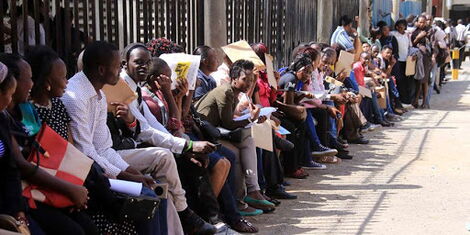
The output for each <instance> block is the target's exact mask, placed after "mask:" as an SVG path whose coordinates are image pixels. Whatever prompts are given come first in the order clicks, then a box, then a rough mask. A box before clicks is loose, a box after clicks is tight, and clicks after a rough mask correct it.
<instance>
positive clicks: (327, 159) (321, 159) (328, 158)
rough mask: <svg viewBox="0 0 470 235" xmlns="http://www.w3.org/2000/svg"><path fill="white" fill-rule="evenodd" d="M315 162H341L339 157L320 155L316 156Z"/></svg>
mask: <svg viewBox="0 0 470 235" xmlns="http://www.w3.org/2000/svg"><path fill="white" fill-rule="evenodd" d="M317 162H320V163H330V164H337V163H340V162H341V159H339V158H337V157H336V156H322V157H319V158H318V160H317Z"/></svg>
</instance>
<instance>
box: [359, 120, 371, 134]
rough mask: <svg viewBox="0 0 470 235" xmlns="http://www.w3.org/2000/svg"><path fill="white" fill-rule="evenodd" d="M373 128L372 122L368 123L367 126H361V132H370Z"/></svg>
mask: <svg viewBox="0 0 470 235" xmlns="http://www.w3.org/2000/svg"><path fill="white" fill-rule="evenodd" d="M370 127H371V124H370V122H366V124H364V125H362V126H361V131H363V132H365V131H370V130H369V128H370Z"/></svg>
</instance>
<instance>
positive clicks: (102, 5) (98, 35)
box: [0, 0, 359, 73]
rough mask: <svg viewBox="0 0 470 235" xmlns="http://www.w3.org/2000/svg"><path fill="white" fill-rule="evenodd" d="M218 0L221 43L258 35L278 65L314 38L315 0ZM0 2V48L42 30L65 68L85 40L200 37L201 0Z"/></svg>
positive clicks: (183, 41)
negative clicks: (223, 26)
mask: <svg viewBox="0 0 470 235" xmlns="http://www.w3.org/2000/svg"><path fill="white" fill-rule="evenodd" d="M220 1H222V0H220ZM225 1H226V16H227V43H230V42H234V41H237V40H240V39H245V40H247V41H248V42H264V43H265V44H266V45H267V46H268V48H269V49H270V52H271V54H273V55H274V56H275V58H276V64H277V66H278V67H279V66H284V65H287V64H288V62H289V60H290V57H291V51H292V49H293V48H294V47H295V46H297V45H298V44H299V43H301V42H309V41H314V40H315V39H316V31H317V24H316V22H317V14H320V13H319V12H317V0H295V1H294V0H225ZM1 2H2V4H0V18H2V19H4V20H3V21H0V51H12V52H19V46H20V49H21V48H22V47H23V45H19V44H21V43H24V44H35V43H36V44H39V43H40V42H41V38H42V37H43V38H45V44H47V45H49V46H51V47H53V48H54V49H55V50H56V51H57V52H58V53H59V55H60V56H61V57H62V58H63V59H64V60H65V62H66V63H67V64H68V67H69V72H70V73H73V72H75V63H76V58H77V56H78V53H79V52H80V51H81V50H82V49H83V48H84V46H85V45H86V43H88V42H89V41H91V40H106V41H109V42H113V43H115V44H116V45H119V47H120V48H123V47H124V46H125V45H126V44H128V43H131V42H148V41H149V40H150V39H152V38H156V37H166V38H168V39H170V40H172V41H175V42H176V43H178V44H180V45H182V46H183V47H184V48H185V49H186V51H187V52H191V51H192V50H193V49H194V48H195V47H196V46H198V45H202V44H203V43H204V19H203V17H204V0H67V1H62V0H48V1H47V0H46V1H43V0H1ZM6 2H8V5H9V7H8V5H5V3H6ZM358 2H359V1H358V0H352V1H351V0H338V1H335V5H334V7H335V9H334V14H333V15H332V16H324V17H333V19H334V21H335V23H336V21H337V19H338V18H339V17H340V15H342V14H348V15H350V16H355V15H358ZM19 24H21V25H19ZM3 26H6V27H3ZM5 29H11V32H8V30H5ZM19 32H21V33H19ZM28 34H31V35H28ZM32 35H34V36H33V37H32V38H31V36H32ZM10 36H11V37H10ZM18 37H21V38H22V39H24V40H18ZM11 42H13V43H11ZM20 52H21V50H20Z"/></svg>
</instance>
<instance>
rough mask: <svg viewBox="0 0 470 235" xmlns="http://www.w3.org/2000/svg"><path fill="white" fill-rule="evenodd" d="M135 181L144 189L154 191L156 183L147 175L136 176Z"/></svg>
mask: <svg viewBox="0 0 470 235" xmlns="http://www.w3.org/2000/svg"><path fill="white" fill-rule="evenodd" d="M137 179H138V180H137V182H141V183H142V184H143V185H144V186H145V187H147V188H151V189H154V188H155V184H156V183H157V182H155V180H154V179H153V178H152V177H150V176H148V175H139V176H137Z"/></svg>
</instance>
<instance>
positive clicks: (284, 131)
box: [276, 126, 290, 135]
mask: <svg viewBox="0 0 470 235" xmlns="http://www.w3.org/2000/svg"><path fill="white" fill-rule="evenodd" d="M276 132H277V133H279V134H281V135H289V134H290V131H288V130H287V129H286V128H284V127H282V126H279V129H278V130H277V131H276Z"/></svg>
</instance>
